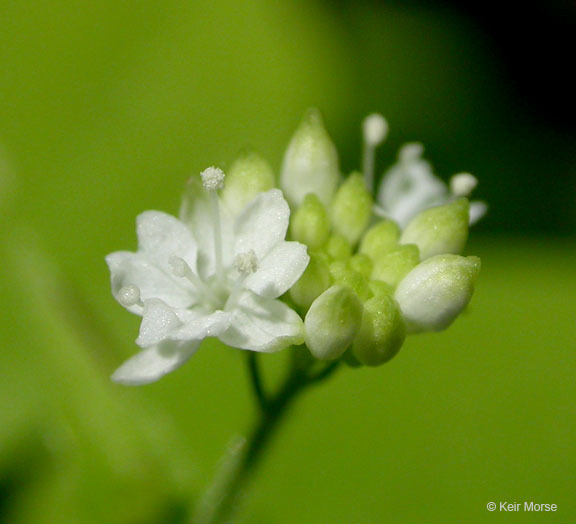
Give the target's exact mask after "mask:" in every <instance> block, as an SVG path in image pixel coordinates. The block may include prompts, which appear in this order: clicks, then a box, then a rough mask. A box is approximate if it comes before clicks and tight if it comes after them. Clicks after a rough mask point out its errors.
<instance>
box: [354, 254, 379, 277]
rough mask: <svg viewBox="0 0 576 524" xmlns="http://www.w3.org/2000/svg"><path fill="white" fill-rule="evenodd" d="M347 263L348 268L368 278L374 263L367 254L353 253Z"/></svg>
mask: <svg viewBox="0 0 576 524" xmlns="http://www.w3.org/2000/svg"><path fill="white" fill-rule="evenodd" d="M348 265H349V266H350V269H353V270H354V271H358V273H360V274H361V275H362V276H363V277H365V278H370V277H371V276H372V270H373V269H374V264H373V263H372V260H370V257H369V256H368V255H362V254H358V255H354V256H353V257H352V258H351V259H350V260H349V261H348Z"/></svg>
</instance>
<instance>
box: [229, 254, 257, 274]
mask: <svg viewBox="0 0 576 524" xmlns="http://www.w3.org/2000/svg"><path fill="white" fill-rule="evenodd" d="M234 267H235V268H236V269H237V270H238V272H239V273H242V274H243V275H249V274H250V273H254V272H255V271H257V270H258V257H257V256H256V253H254V250H253V249H250V250H248V251H246V252H245V253H238V254H237V255H236V258H235V259H234Z"/></svg>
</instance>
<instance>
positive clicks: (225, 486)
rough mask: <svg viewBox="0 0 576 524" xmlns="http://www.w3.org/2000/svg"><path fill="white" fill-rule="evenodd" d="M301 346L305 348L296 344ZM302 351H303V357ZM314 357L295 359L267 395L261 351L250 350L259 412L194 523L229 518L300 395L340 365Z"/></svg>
mask: <svg viewBox="0 0 576 524" xmlns="http://www.w3.org/2000/svg"><path fill="white" fill-rule="evenodd" d="M295 349H297V350H302V352H303V353H304V351H305V350H304V348H295ZM301 356H302V355H300V357H301ZM314 364H315V363H314V361H313V360H312V359H310V358H306V360H304V361H303V360H302V359H301V358H299V359H292V363H291V367H290V370H289V371H288V373H287V374H286V376H285V378H284V380H283V381H282V383H281V384H280V387H279V388H278V390H277V391H276V392H275V394H273V395H271V396H270V397H267V396H265V394H264V391H263V389H262V377H261V376H260V370H259V366H258V355H256V354H249V355H248V356H247V365H248V371H249V376H250V381H251V384H252V387H253V390H254V395H255V399H256V402H257V404H258V407H259V409H258V416H257V419H256V421H255V424H254V426H253V428H252V430H251V431H250V433H249V436H248V438H247V439H246V440H243V439H242V440H241V441H240V442H239V443H235V444H234V445H233V446H231V448H230V453H229V454H228V456H226V457H225V460H224V463H223V464H221V467H220V471H219V472H218V475H217V477H216V479H215V481H214V482H213V484H212V486H211V487H210V488H209V489H208V491H207V492H206V494H205V496H204V498H203V499H202V500H201V501H200V503H199V505H198V507H197V508H196V512H195V514H194V517H193V520H192V522H193V524H217V523H221V522H228V521H229V520H228V519H229V518H230V517H231V516H232V515H233V513H234V512H235V511H236V510H237V509H238V506H239V504H240V499H241V498H242V494H243V490H244V489H245V488H246V486H247V483H248V482H249V480H250V477H251V475H252V474H253V472H254V470H255V469H256V467H257V466H258V464H259V462H260V460H261V459H262V457H263V455H264V452H265V451H266V449H267V447H268V446H269V444H270V442H271V439H272V437H273V436H274V434H275V432H276V431H277V430H278V428H279V426H280V424H281V422H282V421H283V420H284V419H285V418H286V415H287V414H288V412H289V409H290V407H291V406H292V404H293V402H294V401H295V400H296V399H297V398H298V396H299V395H300V394H301V393H303V392H304V391H305V390H307V389H308V388H310V387H311V386H313V385H315V384H318V383H320V382H322V381H324V380H326V379H327V378H328V377H330V376H331V375H332V374H333V373H334V372H335V371H336V370H337V369H338V367H339V364H340V363H339V362H338V361H335V362H331V363H329V364H327V365H324V366H323V367H322V368H321V369H319V370H317V369H315V365H314Z"/></svg>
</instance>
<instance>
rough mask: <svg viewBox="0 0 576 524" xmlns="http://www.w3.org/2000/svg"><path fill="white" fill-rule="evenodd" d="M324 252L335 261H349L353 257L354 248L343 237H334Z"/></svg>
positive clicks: (330, 239)
mask: <svg viewBox="0 0 576 524" xmlns="http://www.w3.org/2000/svg"><path fill="white" fill-rule="evenodd" d="M323 251H325V252H326V254H327V255H328V256H329V257H330V258H332V259H333V260H347V259H349V258H350V257H351V256H352V246H351V245H350V244H349V243H348V241H347V240H346V239H345V238H344V237H343V236H342V235H332V236H331V237H330V238H329V239H328V242H327V243H326V245H325V246H324V249H323Z"/></svg>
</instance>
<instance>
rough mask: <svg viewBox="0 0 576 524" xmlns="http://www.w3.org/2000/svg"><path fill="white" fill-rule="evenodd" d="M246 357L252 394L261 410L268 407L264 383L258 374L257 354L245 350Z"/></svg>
mask: <svg viewBox="0 0 576 524" xmlns="http://www.w3.org/2000/svg"><path fill="white" fill-rule="evenodd" d="M247 353H248V355H247V359H248V373H249V375H250V382H251V384H252V389H253V391H254V396H255V397H256V401H257V402H258V405H259V406H260V408H261V409H262V411H266V410H267V409H268V399H267V398H266V392H265V391H264V385H263V383H262V377H261V375H260V366H259V365H258V354H257V353H255V352H254V351H248V352H247Z"/></svg>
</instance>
